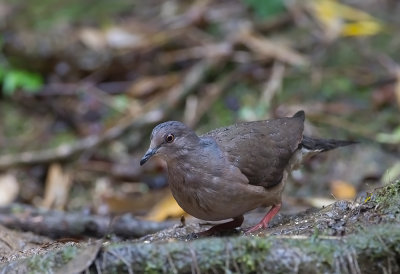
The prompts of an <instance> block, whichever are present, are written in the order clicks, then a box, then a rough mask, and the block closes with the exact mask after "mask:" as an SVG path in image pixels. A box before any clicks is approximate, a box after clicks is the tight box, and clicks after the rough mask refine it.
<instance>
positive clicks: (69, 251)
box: [61, 246, 77, 263]
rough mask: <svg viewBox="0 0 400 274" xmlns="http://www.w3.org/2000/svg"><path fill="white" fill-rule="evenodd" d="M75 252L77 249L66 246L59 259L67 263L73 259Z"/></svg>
mask: <svg viewBox="0 0 400 274" xmlns="http://www.w3.org/2000/svg"><path fill="white" fill-rule="evenodd" d="M76 252H77V248H76V247H75V246H67V247H66V248H64V249H62V253H61V259H62V261H63V263H67V262H69V261H70V260H72V259H73V258H75V256H76Z"/></svg>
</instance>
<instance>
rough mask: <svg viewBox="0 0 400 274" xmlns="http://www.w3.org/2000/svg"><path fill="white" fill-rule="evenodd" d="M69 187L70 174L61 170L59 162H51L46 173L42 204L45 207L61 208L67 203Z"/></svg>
mask: <svg viewBox="0 0 400 274" xmlns="http://www.w3.org/2000/svg"><path fill="white" fill-rule="evenodd" d="M70 188H71V177H70V175H69V174H68V173H67V172H64V171H63V170H62V167H61V165H60V164H58V163H53V164H51V166H50V168H49V172H48V174H47V179H46V187H45V193H44V199H43V202H42V206H43V207H45V208H55V209H63V208H64V207H65V205H66V203H67V199H68V194H69V190H70Z"/></svg>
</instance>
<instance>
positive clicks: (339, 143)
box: [301, 136, 357, 152]
mask: <svg viewBox="0 0 400 274" xmlns="http://www.w3.org/2000/svg"><path fill="white" fill-rule="evenodd" d="M356 143H357V142H354V141H344V140H334V139H314V138H311V137H307V136H304V137H303V140H302V141H301V148H302V150H306V151H308V152H323V151H328V150H331V149H335V148H338V147H344V146H349V145H353V144H356Z"/></svg>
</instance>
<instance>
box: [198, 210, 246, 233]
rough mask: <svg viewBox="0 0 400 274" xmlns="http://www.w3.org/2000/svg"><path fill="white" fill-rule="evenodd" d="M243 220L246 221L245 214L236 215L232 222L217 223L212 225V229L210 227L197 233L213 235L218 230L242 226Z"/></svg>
mask: <svg viewBox="0 0 400 274" xmlns="http://www.w3.org/2000/svg"><path fill="white" fill-rule="evenodd" d="M243 221H244V217H243V215H242V216H239V217H235V218H233V220H232V221H230V222H226V223H222V224H217V225H215V226H213V227H211V228H210V229H208V230H206V231H202V232H199V233H197V235H198V236H211V235H214V234H216V233H218V232H222V231H227V230H231V229H234V228H236V227H239V226H241V225H242V223H243Z"/></svg>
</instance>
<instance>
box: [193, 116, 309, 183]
mask: <svg viewBox="0 0 400 274" xmlns="http://www.w3.org/2000/svg"><path fill="white" fill-rule="evenodd" d="M303 129H304V112H303V111H300V112H298V113H296V114H295V115H294V116H293V117H286V118H279V119H272V120H265V121H255V122H244V123H238V124H234V125H231V126H229V127H225V128H218V129H215V130H212V131H210V132H208V133H205V134H204V135H202V136H201V137H211V138H213V139H214V140H215V141H216V143H217V144H218V146H219V148H220V149H221V151H223V152H224V153H225V155H226V156H227V158H228V160H229V161H230V162H231V163H232V164H233V165H235V166H236V167H238V168H239V169H240V171H241V172H242V173H243V174H244V175H245V176H246V177H247V178H248V179H249V183H250V184H252V185H260V186H264V187H271V186H274V185H276V184H278V183H280V182H281V180H282V178H283V172H284V170H285V168H286V166H287V165H288V163H289V160H290V158H291V157H292V155H293V153H294V152H295V151H296V150H297V149H298V146H299V144H300V143H301V140H302V138H303Z"/></svg>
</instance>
